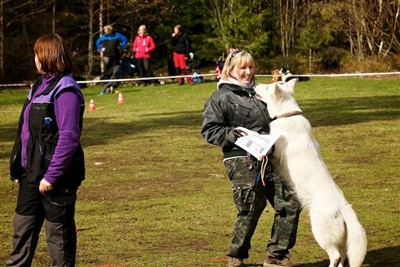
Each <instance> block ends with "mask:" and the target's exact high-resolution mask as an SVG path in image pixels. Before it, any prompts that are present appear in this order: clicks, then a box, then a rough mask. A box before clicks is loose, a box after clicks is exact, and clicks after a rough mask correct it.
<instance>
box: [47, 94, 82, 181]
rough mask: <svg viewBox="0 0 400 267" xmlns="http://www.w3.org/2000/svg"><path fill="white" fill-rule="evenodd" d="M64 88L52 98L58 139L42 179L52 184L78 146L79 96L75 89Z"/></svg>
mask: <svg viewBox="0 0 400 267" xmlns="http://www.w3.org/2000/svg"><path fill="white" fill-rule="evenodd" d="M73 90H74V89H72V90H69V89H66V90H64V91H62V92H61V93H60V94H58V95H57V96H56V98H55V100H54V110H55V116H56V118H57V126H58V129H59V139H58V143H57V146H56V149H55V151H54V154H53V157H52V160H51V162H50V165H49V168H48V169H47V172H46V174H45V175H44V179H45V180H46V181H47V182H49V183H50V184H54V183H55V182H56V181H57V180H58V179H59V178H60V177H61V176H62V174H63V173H64V172H65V171H66V170H67V168H68V165H69V163H70V162H71V159H72V157H73V155H74V153H75V151H76V149H77V147H78V146H79V139H80V135H81V132H80V128H79V119H80V98H79V96H78V95H77V94H76V92H75V91H73Z"/></svg>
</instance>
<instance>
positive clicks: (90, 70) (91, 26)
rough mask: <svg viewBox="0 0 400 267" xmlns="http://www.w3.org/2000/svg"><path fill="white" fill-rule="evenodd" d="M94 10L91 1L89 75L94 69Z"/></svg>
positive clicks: (89, 11) (89, 6) (89, 8)
mask: <svg viewBox="0 0 400 267" xmlns="http://www.w3.org/2000/svg"><path fill="white" fill-rule="evenodd" d="M93 8H94V0H90V1H89V5H88V14H89V36H88V37H89V40H88V70H87V73H88V74H89V75H91V74H92V69H93V37H94V34H93Z"/></svg>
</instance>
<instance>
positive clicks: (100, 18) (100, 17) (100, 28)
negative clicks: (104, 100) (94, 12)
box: [99, 0, 105, 74]
mask: <svg viewBox="0 0 400 267" xmlns="http://www.w3.org/2000/svg"><path fill="white" fill-rule="evenodd" d="M99 30H100V37H101V35H102V32H103V0H100V12H99ZM104 68H105V66H104V61H103V52H102V51H100V71H101V73H102V74H103V73H104Z"/></svg>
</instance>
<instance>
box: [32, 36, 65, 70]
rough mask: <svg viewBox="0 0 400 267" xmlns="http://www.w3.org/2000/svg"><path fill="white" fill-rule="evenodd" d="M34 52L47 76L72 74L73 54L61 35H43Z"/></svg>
mask: <svg viewBox="0 0 400 267" xmlns="http://www.w3.org/2000/svg"><path fill="white" fill-rule="evenodd" d="M33 51H34V52H35V54H36V56H37V59H38V61H39V63H40V64H41V66H40V69H41V71H42V72H44V73H45V74H58V73H63V72H68V73H71V71H72V58H71V54H70V52H69V50H68V48H67V46H66V44H65V41H64V39H63V38H62V37H61V36H60V35H58V34H47V35H43V36H42V37H40V38H39V39H37V40H36V42H35V45H34V47H33Z"/></svg>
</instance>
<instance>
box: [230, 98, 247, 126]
mask: <svg viewBox="0 0 400 267" xmlns="http://www.w3.org/2000/svg"><path fill="white" fill-rule="evenodd" d="M231 104H232V105H233V120H232V125H233V126H235V127H236V126H243V125H245V124H246V121H248V120H249V119H250V112H251V109H250V108H248V107H245V106H242V105H239V104H237V103H231Z"/></svg>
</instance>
